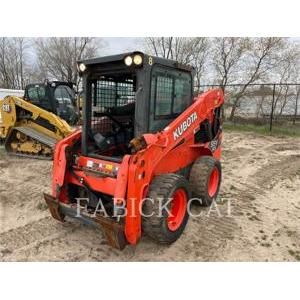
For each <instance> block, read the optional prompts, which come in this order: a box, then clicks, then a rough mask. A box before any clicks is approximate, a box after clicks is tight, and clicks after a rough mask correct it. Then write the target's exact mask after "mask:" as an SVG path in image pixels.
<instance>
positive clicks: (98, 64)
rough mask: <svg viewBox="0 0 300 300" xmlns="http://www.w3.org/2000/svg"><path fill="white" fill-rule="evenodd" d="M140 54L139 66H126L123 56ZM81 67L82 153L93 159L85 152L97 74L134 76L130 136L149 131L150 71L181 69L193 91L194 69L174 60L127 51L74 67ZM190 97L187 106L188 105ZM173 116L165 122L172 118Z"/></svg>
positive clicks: (85, 61)
mask: <svg viewBox="0 0 300 300" xmlns="http://www.w3.org/2000/svg"><path fill="white" fill-rule="evenodd" d="M136 54H140V55H141V56H142V57H143V63H142V65H140V66H135V65H134V64H132V65H131V66H126V65H125V63H124V59H125V58H126V57H127V56H129V55H130V56H132V57H133V56H134V55H136ZM81 63H83V64H85V66H86V70H85V71H84V72H80V75H81V76H82V84H83V127H82V154H83V155H84V156H91V157H92V156H93V155H92V154H91V153H88V132H90V129H91V120H92V82H93V81H94V80H96V79H97V78H99V77H100V76H101V75H105V76H107V75H109V74H116V73H122V72H126V71H127V72H128V73H135V74H136V103H137V104H138V105H136V107H135V116H134V118H135V119H134V136H140V135H141V134H144V133H147V132H149V128H150V113H149V112H150V104H151V99H150V97H151V77H152V69H153V67H154V66H156V65H160V66H162V67H163V68H169V69H173V70H181V71H184V72H187V73H189V74H191V95H193V94H192V91H193V74H194V69H193V68H192V67H190V66H186V65H182V64H180V63H178V62H177V61H174V60H169V59H164V58H160V57H154V56H150V55H147V54H144V53H142V52H138V51H135V52H130V53H124V54H119V55H112V56H106V57H100V58H94V59H89V60H82V61H78V65H80V64H81ZM192 100H193V99H192V97H191V103H192ZM177 115H178V114H174V115H172V116H171V117H170V116H168V118H166V120H167V119H171V118H173V117H176V116H177Z"/></svg>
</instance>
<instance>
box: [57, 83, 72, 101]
mask: <svg viewBox="0 0 300 300" xmlns="http://www.w3.org/2000/svg"><path fill="white" fill-rule="evenodd" d="M54 98H55V99H56V100H57V101H58V103H59V104H72V102H73V100H74V98H75V94H74V91H73V90H72V89H71V88H70V87H68V86H66V85H59V86H58V87H57V88H56V89H55V91H54Z"/></svg>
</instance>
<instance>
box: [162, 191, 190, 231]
mask: <svg viewBox="0 0 300 300" xmlns="http://www.w3.org/2000/svg"><path fill="white" fill-rule="evenodd" d="M187 201H188V199H187V194H186V191H185V190H184V189H177V190H176V191H175V193H174V194H173V199H172V202H171V210H170V215H169V217H168V220H167V222H168V228H169V230H171V231H176V230H177V229H178V228H179V227H180V225H181V224H182V221H183V219H184V216H185V214H186V208H187Z"/></svg>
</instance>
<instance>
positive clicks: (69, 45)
mask: <svg viewBox="0 0 300 300" xmlns="http://www.w3.org/2000/svg"><path fill="white" fill-rule="evenodd" d="M101 47H102V40H101V39H99V38H91V37H49V38H23V37H17V38H6V37H2V38H0V87H1V88H8V89H24V88H25V86H26V84H28V83H30V82H41V81H44V80H45V79H56V80H62V81H71V82H74V83H76V84H78V83H79V78H78V72H77V65H76V61H77V60H80V59H85V58H90V57H95V56H97V55H98V53H99V50H100V49H101Z"/></svg>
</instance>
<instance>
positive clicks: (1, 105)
mask: <svg viewBox="0 0 300 300" xmlns="http://www.w3.org/2000/svg"><path fill="white" fill-rule="evenodd" d="M38 119H39V120H43V121H47V123H48V124H50V125H51V127H52V128H46V127H45V126H44V125H43V123H42V122H38V121H39V120H38ZM16 127H26V128H31V129H34V130H35V131H37V132H39V133H40V134H43V135H44V136H48V137H50V138H52V139H55V140H56V141H59V140H61V139H63V138H64V137H66V136H68V135H69V134H71V133H72V132H73V129H72V128H71V127H70V125H69V124H68V123H67V122H66V121H64V120H62V119H61V118H60V117H58V116H57V115H55V114H53V113H51V112H48V111H46V110H44V109H42V108H40V107H38V106H36V105H34V104H32V103H30V102H28V101H25V100H23V99H21V98H19V97H16V96H7V97H5V98H4V99H3V100H0V138H1V139H4V140H5V139H7V138H8V136H9V134H10V132H12V131H13V129H14V128H16ZM50 129H52V130H50ZM53 129H54V130H53ZM10 143H11V144H10V146H11V149H12V150H13V151H14V149H16V151H22V152H24V153H35V154H36V153H39V151H41V150H43V151H42V152H46V153H48V152H49V151H50V150H49V147H47V146H45V145H42V144H40V145H39V146H38V144H39V141H36V140H33V139H32V138H29V139H27V138H26V136H25V137H24V134H22V133H19V132H17V134H16V135H15V137H14V139H13V140H11V141H10ZM41 147H42V149H41Z"/></svg>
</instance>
